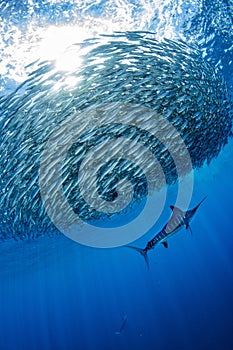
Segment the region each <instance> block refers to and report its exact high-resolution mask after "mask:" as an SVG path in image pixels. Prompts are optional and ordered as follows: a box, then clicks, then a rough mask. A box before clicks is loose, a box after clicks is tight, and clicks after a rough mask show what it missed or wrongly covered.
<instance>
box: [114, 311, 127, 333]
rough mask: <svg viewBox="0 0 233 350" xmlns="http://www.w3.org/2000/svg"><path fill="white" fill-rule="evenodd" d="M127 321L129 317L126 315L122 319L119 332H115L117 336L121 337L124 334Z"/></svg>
mask: <svg viewBox="0 0 233 350" xmlns="http://www.w3.org/2000/svg"><path fill="white" fill-rule="evenodd" d="M127 319H128V316H127V315H124V317H123V318H122V324H121V327H120V329H119V331H117V332H115V334H116V335H120V334H121V333H122V332H123V330H124V329H125V325H126V322H127Z"/></svg>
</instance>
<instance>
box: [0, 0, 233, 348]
mask: <svg viewBox="0 0 233 350" xmlns="http://www.w3.org/2000/svg"><path fill="white" fill-rule="evenodd" d="M216 3H219V2H216ZM220 3H221V4H225V5H226V6H228V9H229V10H231V11H232V8H231V5H230V4H231V3H230V2H226V1H222V2H220ZM204 5H205V6H206V7H204V8H202V11H201V12H200V13H199V17H198V18H196V20H195V23H193V24H192V27H191V29H190V32H192V33H195V30H196V31H197V30H198V28H199V27H200V26H202V25H203V28H205V30H204V29H203V31H202V35H206V36H208V35H209V33H208V31H210V32H211V31H213V29H211V25H212V24H211V23H209V18H210V17H209V12H208V11H207V10H206V17H205V11H204V10H205V9H207V8H208V6H209V5H210V3H209V4H208V2H206V1H204ZM225 5H224V6H225ZM64 6H65V5H64V4H63V7H64ZM10 10H11V11H12V9H10V8H9V9H8V11H10ZM38 11H42V7H40V6H39V7H38ZM8 13H9V12H8ZM4 15H5V16H6V15H7V11H6V10H5V12H4ZM229 18H231V17H230V14H229ZM204 24H205V25H204ZM198 26H199V27H198ZM227 35H228V36H230V34H229V33H228V34H227ZM227 43H228V46H229V42H227V40H226V37H225V36H224V38H221V35H220V34H219V33H218V35H217V36H215V41H214V44H213V43H212V44H211V45H212V46H211V50H210V51H209V58H210V59H213V62H217V61H218V60H217V58H219V57H220V56H221V55H223V48H224V47H227V46H226V45H227ZM224 45H225V46H224ZM211 55H212V56H211ZM211 57H212V58H211ZM231 58H232V50H231V51H228V52H227V54H226V55H225V56H224V60H223V61H224V62H223V63H224V64H225V65H226V66H225V75H226V79H227V82H228V86H229V88H231V87H232V75H231V74H232V63H229V62H231ZM228 63H229V65H227V64H228ZM232 146H233V144H232V141H231V142H230V143H229V145H227V146H226V147H225V149H224V150H223V151H222V152H221V154H220V156H219V157H218V159H216V160H214V161H213V162H212V163H211V165H210V166H209V167H205V168H203V169H200V170H199V171H196V174H195V176H196V181H195V189H194V197H193V201H192V205H193V206H194V205H195V204H197V203H198V201H199V200H200V199H202V197H203V196H204V195H206V194H207V195H208V197H207V200H206V201H205V202H204V203H203V204H202V206H201V207H200V209H199V211H198V213H197V215H196V217H195V219H194V221H193V223H192V231H193V235H192V236H191V235H190V232H189V231H187V232H186V231H185V230H184V231H182V232H180V233H179V234H177V235H175V236H174V237H173V238H171V239H170V241H169V249H168V250H165V249H164V248H163V247H162V246H159V247H156V249H155V250H154V251H153V252H150V254H149V258H150V262H151V268H150V271H147V269H146V265H145V263H144V261H143V259H142V257H141V256H140V255H139V254H137V253H136V252H134V251H131V250H127V249H126V248H118V249H110V250H98V249H91V248H88V247H84V246H80V245H78V244H76V243H74V242H72V241H70V240H68V238H66V237H63V236H60V237H57V238H43V239H40V240H38V241H35V242H2V243H1V244H0V264H1V265H0V349H1V350H8V349H10V350H13V349H19V350H27V349H30V350H34V349H35V350H37V349H56V350H62V349H68V350H73V349H83V350H90V349H104V350H105V349H122V350H123V349H130V350H131V349H144V348H146V349H148V350H152V349H157V350H158V349H159V350H163V349H166V350H170V349H180V350H182V349H185V350H194V349H195V350H196V349H199V350H202V349H203V350H204V349H205V350H206V349H212V350H215V349H216V350H219V349H221V350H232V349H233V229H232V219H233V211H232V203H233V202H232V197H233V181H232V174H233V163H232V158H233V147H232ZM171 204H172V203H171ZM167 213H168V212H166V213H165V216H166V215H167ZM159 224H160V223H158V229H159V228H161V227H160V226H159ZM150 238H151V236H150V237H144V238H142V239H141V240H140V241H139V242H137V244H138V245H139V246H143V245H144V244H145V242H146V240H147V239H150ZM125 314H127V316H128V320H127V323H126V327H125V329H124V331H123V333H122V334H121V335H115V331H117V330H119V328H120V326H121V321H122V317H123V316H124V315H125Z"/></svg>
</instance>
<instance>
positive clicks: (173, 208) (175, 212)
mask: <svg viewBox="0 0 233 350" xmlns="http://www.w3.org/2000/svg"><path fill="white" fill-rule="evenodd" d="M170 208H171V210H172V211H173V213H174V214H184V212H183V211H182V210H181V209H180V208H177V207H174V205H170Z"/></svg>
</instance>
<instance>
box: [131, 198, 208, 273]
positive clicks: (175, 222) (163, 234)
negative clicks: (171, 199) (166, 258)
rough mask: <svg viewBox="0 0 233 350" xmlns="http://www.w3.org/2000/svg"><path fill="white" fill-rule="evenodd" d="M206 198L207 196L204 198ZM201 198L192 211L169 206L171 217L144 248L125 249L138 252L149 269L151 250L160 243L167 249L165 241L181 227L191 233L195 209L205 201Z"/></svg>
mask: <svg viewBox="0 0 233 350" xmlns="http://www.w3.org/2000/svg"><path fill="white" fill-rule="evenodd" d="M206 197H207V196H206ZM206 197H205V198H203V199H202V201H200V203H199V204H198V205H197V206H196V207H195V208H193V209H190V210H187V211H186V212H185V211H182V210H181V209H179V208H177V207H174V206H173V205H171V206H170V208H171V210H172V215H171V217H170V219H169V221H168V222H167V224H166V225H165V226H164V227H163V228H162V230H161V231H159V233H157V234H156V235H155V236H154V238H152V239H151V240H150V241H149V242H148V243H147V245H146V247H145V248H138V247H133V246H129V245H127V246H126V247H128V248H131V249H134V250H136V251H138V252H139V253H140V254H141V255H142V256H143V257H144V259H145V261H146V264H147V267H148V269H149V260H148V255H147V253H148V251H149V250H151V249H154V247H155V246H156V245H157V244H159V243H162V244H163V245H164V247H165V248H168V243H167V239H168V238H169V237H171V236H172V235H174V233H176V232H177V231H179V230H180V229H182V228H183V227H186V229H188V228H189V229H190V232H191V233H192V230H191V227H190V221H191V220H192V218H193V216H194V214H195V213H196V211H197V209H198V208H199V206H200V205H201V203H202V202H203V201H204V200H205V199H206Z"/></svg>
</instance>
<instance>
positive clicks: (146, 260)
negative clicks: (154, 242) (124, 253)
mask: <svg viewBox="0 0 233 350" xmlns="http://www.w3.org/2000/svg"><path fill="white" fill-rule="evenodd" d="M126 247H127V248H131V249H134V250H136V251H137V252H139V253H140V254H141V255H142V256H143V258H144V259H145V262H146V266H147V268H148V270H149V268H150V265H149V260H148V255H147V250H145V249H142V248H138V247H133V246H131V245H127V246H126Z"/></svg>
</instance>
